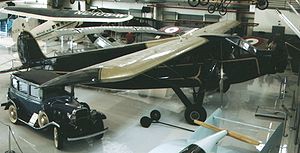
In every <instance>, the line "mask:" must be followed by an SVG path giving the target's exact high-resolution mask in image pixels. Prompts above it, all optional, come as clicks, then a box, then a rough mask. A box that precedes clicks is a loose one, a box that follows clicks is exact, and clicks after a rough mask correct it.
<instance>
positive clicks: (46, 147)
mask: <svg viewBox="0 0 300 153" xmlns="http://www.w3.org/2000/svg"><path fill="white" fill-rule="evenodd" d="M200 1H201V0H200ZM258 1H259V0H258ZM191 2H196V1H191ZM256 2H257V1H255V0H249V1H247V0H243V1H242V0H240V1H238V0H237V1H234V0H232V1H226V0H225V1H223V0H222V1H221V2H220V1H218V0H213V1H211V2H210V4H212V5H214V6H215V7H221V6H220V5H219V6H218V4H223V3H224V5H226V11H225V14H222V13H224V12H220V10H219V9H215V11H214V12H213V13H209V12H208V6H207V5H206V6H202V5H198V6H196V7H193V6H190V5H189V3H188V1H186V0H122V1H120V0H102V1H100V0H85V1H84V0H74V1H72V0H70V1H68V0H48V1H45V0H25V1H12V2H10V3H7V2H2V3H1V8H2V7H6V6H7V5H10V4H11V3H13V5H16V6H25V7H29V8H30V7H34V8H49V9H66V10H82V11H86V10H88V9H100V10H101V12H102V11H103V12H109V13H112V14H113V13H122V14H127V15H132V16H133V19H132V20H129V21H125V22H118V23H106V22H105V23H101V26H106V25H114V26H149V27H153V28H155V29H159V31H160V33H161V32H166V29H167V28H170V27H171V30H173V29H174V27H179V28H178V29H180V30H178V29H176V28H175V32H174V34H171V36H172V37H178V38H179V39H182V38H181V36H180V35H182V34H183V32H185V31H189V30H191V29H193V28H202V27H205V26H208V25H210V24H213V23H218V22H220V21H227V20H237V21H239V22H240V25H239V26H238V28H237V29H236V30H235V31H234V32H233V33H234V34H233V35H237V36H239V37H242V38H244V39H249V40H252V41H253V40H254V41H258V44H259V45H260V46H259V45H257V44H256V45H257V46H256V47H257V48H260V47H261V48H265V47H269V45H270V44H271V43H270V42H272V40H273V39H275V38H276V39H280V40H281V41H282V42H284V49H285V50H287V51H288V54H289V55H288V56H289V58H288V59H289V60H288V65H287V68H286V69H285V71H284V72H283V73H275V74H267V75H262V76H259V77H256V78H253V79H251V80H248V81H241V82H240V83H234V84H231V85H230V88H229V90H228V91H227V92H224V93H222V92H220V90H221V91H222V90H223V89H221V87H220V88H219V89H217V90H214V91H213V92H210V91H209V92H205V94H204V97H203V107H204V108H205V110H206V111H207V117H209V116H210V115H212V114H213V113H214V112H215V111H216V110H218V109H220V110H221V114H222V115H221V116H219V117H216V116H213V117H214V118H215V119H216V120H218V121H217V122H218V125H219V127H220V128H222V129H227V130H232V131H236V132H239V133H241V134H242V135H246V136H248V137H251V138H253V139H255V140H257V141H259V142H260V144H259V145H253V144H248V143H245V142H242V141H239V140H236V139H233V138H231V137H229V136H227V137H224V138H223V139H221V140H220V141H218V142H217V144H216V143H215V142H214V141H212V140H205V141H204V144H205V145H206V146H209V145H213V146H214V149H215V150H214V151H211V152H236V153H254V152H264V153H267V152H268V153H277V152H280V153H297V152H299V144H300V136H299V125H300V122H299V121H300V105H299V73H298V69H299V62H298V61H299V57H300V54H299V53H298V52H299V48H300V44H299V36H300V32H299V27H300V18H299V14H297V13H298V11H299V9H300V4H299V2H298V1H297V0H269V1H268V2H269V3H268V6H267V7H268V8H267V9H264V10H260V9H258V8H256V6H255V3H256ZM227 4H228V5H227ZM291 6H292V7H291ZM276 10H280V12H281V13H282V14H284V15H285V16H284V18H288V19H289V20H288V22H290V23H292V25H293V26H291V25H290V24H289V23H286V22H285V20H284V19H283V18H282V16H280V13H278V11H276ZM223 11H224V10H223ZM18 17H19V16H17V15H8V14H4V13H1V14H0V34H1V36H0V37H1V39H0V55H1V56H0V71H1V70H4V69H10V68H13V67H16V66H20V65H22V61H20V59H19V56H20V54H19V55H18V46H17V45H16V42H15V40H13V39H16V38H17V36H18V35H15V34H14V33H15V32H16V31H22V30H27V31H31V30H32V29H34V27H36V26H38V25H40V24H41V23H44V22H45V21H41V20H40V19H39V20H31V19H25V20H24V22H23V21H21V22H20V24H19V25H17V23H15V26H13V24H14V23H13V22H14V21H16V20H17V18H18ZM96 25H97V24H96ZM88 26H91V25H88ZM93 26H95V25H93ZM295 29H296V30H295ZM297 30H298V31H297ZM105 32H106V31H105ZM297 32H299V33H297ZM108 33H109V37H111V38H114V40H117V41H118V44H117V45H124V44H122V43H125V44H126V43H130V44H131V43H138V42H139V43H141V42H144V41H148V40H153V39H156V38H157V36H156V35H152V34H149V33H143V32H141V33H139V34H135V38H134V40H133V41H131V42H128V39H127V38H128V37H127V35H126V36H125V34H120V33H118V32H108ZM106 34H107V33H106ZM102 36H103V35H102ZM124 36H125V38H126V40H124V39H125V38H124ZM13 37H15V38H13ZM160 37H161V36H160ZM168 37H170V34H169V35H168ZM74 39H75V38H74V37H73V36H71V37H70V38H69V37H68V36H61V37H59V38H58V37H55V39H51V40H46V41H43V40H41V41H38V44H39V46H40V47H41V49H42V51H43V53H44V54H45V55H46V57H56V56H68V55H72V54H78V53H82V52H88V51H89V50H91V49H94V50H95V49H97V46H96V45H95V43H91V42H90V41H88V40H87V36H85V37H84V40H83V41H82V42H77V41H75V40H74ZM122 39H123V40H122ZM226 39H227V38H226ZM120 42H122V43H120ZM256 43H257V42H256ZM250 44H251V43H250ZM102 47H103V46H102ZM103 48H104V49H105V47H103ZM289 51H291V52H292V53H295V54H296V55H295V56H296V57H291V55H290V54H291V52H289ZM298 54H299V56H298V57H297V55H298ZM80 62H81V61H80V60H78V63H80ZM17 70H18V69H17ZM25 70H26V69H25ZM249 71H250V70H249ZM13 73H15V71H12V72H8V73H1V74H0V82H1V83H0V99H1V103H5V102H7V101H8V96H7V95H8V92H11V89H9V88H10V87H11V84H12V83H13V81H11V75H12V74H13ZM220 75H222V74H221V72H220ZM235 75H237V78H238V77H239V74H235ZM241 75H242V74H241ZM37 77H38V76H37ZM145 84H147V83H146V82H145ZM217 84H218V85H219V82H217ZM220 84H222V86H223V83H220ZM131 85H132V86H134V84H131ZM220 86H221V85H220ZM71 88H72V87H71ZM199 88H200V87H199ZM68 89H69V87H68ZM194 90H195V89H194ZM194 90H193V88H182V91H183V93H184V94H185V95H186V97H187V98H188V99H193V98H195V96H194V95H193V94H194V92H195V91H194ZM199 91H200V89H199ZM74 93H75V97H76V98H78V99H76V100H78V101H80V102H86V103H87V104H88V105H89V107H90V108H92V109H95V110H97V111H99V112H102V113H104V114H105V116H106V119H104V126H105V127H108V130H107V131H105V133H104V136H103V138H101V140H99V139H95V138H87V139H83V140H77V141H70V142H64V146H63V148H62V149H60V150H59V149H57V148H55V147H54V144H53V130H52V129H50V130H49V129H42V130H36V129H33V128H31V127H30V126H27V125H26V123H19V124H13V123H11V120H10V118H9V113H8V111H7V110H4V107H1V109H0V129H1V130H0V131H1V132H0V151H1V152H45V153H46V152H57V153H59V152H78V153H81V152H95V153H96V152H97V153H98V152H99V153H144V152H152V153H154V152H158V153H159V152H168V149H170V150H172V146H169V148H168V147H167V149H165V148H164V149H161V150H159V148H158V147H157V146H159V145H162V144H165V143H168V142H172V141H174V140H178V139H181V140H182V139H183V140H184V142H185V143H186V144H188V141H189V140H190V139H192V138H193V137H196V136H194V135H193V132H191V131H195V130H197V129H198V128H199V126H197V125H191V124H188V123H187V122H186V119H185V116H184V114H185V110H186V106H185V104H184V103H182V100H181V97H178V96H177V93H175V92H174V91H173V90H172V89H170V88H161V89H140V90H125V89H108V88H101V87H100V88H99V87H89V86H86V85H81V84H76V85H75V89H74ZM1 106H2V105H1ZM3 106H4V105H3ZM152 110H158V111H159V112H160V113H161V117H160V119H159V121H158V120H154V121H153V122H152V124H151V123H150V124H151V125H150V126H149V127H148V128H144V127H142V126H141V123H140V120H141V118H142V117H143V116H150V112H151V111H152ZM37 113H38V112H37ZM31 118H33V116H32V117H31ZM35 121H37V119H36V120H35ZM36 124H37V123H36ZM169 124H171V125H175V126H179V127H181V128H178V127H177V128H176V127H174V126H173V127H172V126H169ZM183 128H185V130H184V129H183ZM186 129H188V130H186ZM201 134H202V135H205V134H207V131H205V130H204V132H202V133H201ZM238 137H239V136H238ZM240 137H242V136H240ZM178 142H179V141H178ZM181 147H182V146H181ZM183 148H184V147H183ZM170 152H172V151H170Z"/></svg>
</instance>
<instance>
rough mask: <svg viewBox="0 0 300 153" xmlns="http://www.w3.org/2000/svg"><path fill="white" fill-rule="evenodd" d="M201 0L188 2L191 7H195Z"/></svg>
mask: <svg viewBox="0 0 300 153" xmlns="http://www.w3.org/2000/svg"><path fill="white" fill-rule="evenodd" d="M200 1H201V0H188V3H189V5H190V6H192V7H197V6H198V5H199V4H200Z"/></svg>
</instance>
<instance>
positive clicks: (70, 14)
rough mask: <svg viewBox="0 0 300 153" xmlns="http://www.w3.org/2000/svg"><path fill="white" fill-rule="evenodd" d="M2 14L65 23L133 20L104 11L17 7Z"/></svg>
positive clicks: (8, 8)
mask: <svg viewBox="0 0 300 153" xmlns="http://www.w3.org/2000/svg"><path fill="white" fill-rule="evenodd" d="M0 12H1V13H7V14H14V15H19V16H26V17H32V18H36V19H41V20H52V21H63V22H67V21H69V22H124V21H128V20H130V19H132V18H133V16H132V15H127V14H114V13H106V12H102V11H76V10H61V9H47V8H28V7H15V6H9V7H4V8H1V9H0Z"/></svg>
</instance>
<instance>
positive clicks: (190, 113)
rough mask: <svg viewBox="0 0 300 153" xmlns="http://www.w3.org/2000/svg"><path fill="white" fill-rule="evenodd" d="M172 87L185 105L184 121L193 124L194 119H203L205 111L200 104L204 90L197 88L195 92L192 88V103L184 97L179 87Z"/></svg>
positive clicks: (205, 115) (205, 114)
mask: <svg viewBox="0 0 300 153" xmlns="http://www.w3.org/2000/svg"><path fill="white" fill-rule="evenodd" d="M172 89H173V90H174V92H175V93H176V95H177V96H178V97H179V99H180V100H181V102H182V103H183V104H184V105H185V107H186V110H185V112H184V117H185V120H186V122H188V123H189V124H194V120H200V121H205V119H206V117H207V113H206V110H205V109H204V107H203V106H202V104H203V98H204V91H203V90H202V89H199V91H198V92H196V91H195V89H194V94H193V97H194V103H192V102H191V101H190V100H189V99H188V98H187V97H186V95H185V94H184V93H183V92H182V90H181V89H180V88H178V87H173V88H172Z"/></svg>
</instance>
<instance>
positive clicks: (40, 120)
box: [38, 111, 49, 127]
mask: <svg viewBox="0 0 300 153" xmlns="http://www.w3.org/2000/svg"><path fill="white" fill-rule="evenodd" d="M48 123H49V118H48V115H47V114H46V113H45V112H44V111H40V112H39V116H38V124H39V127H43V126H45V125H46V124H48Z"/></svg>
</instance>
